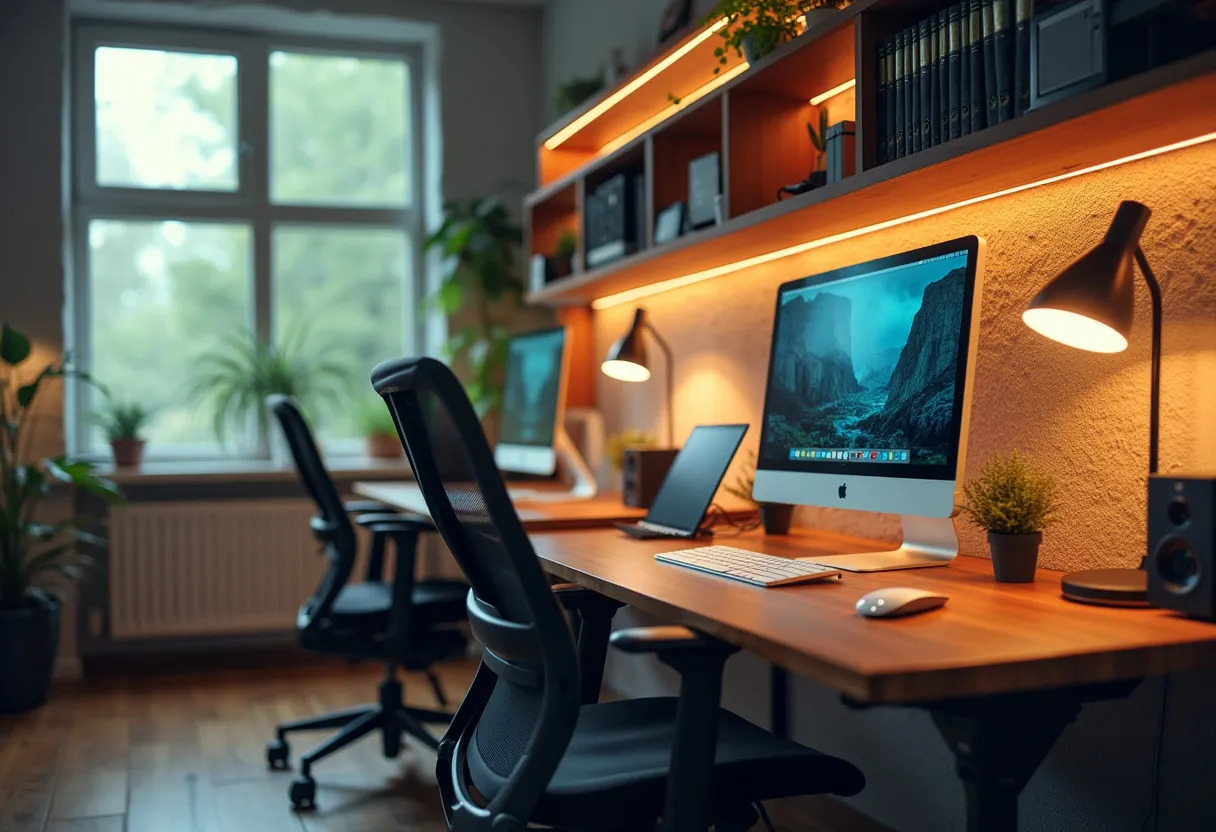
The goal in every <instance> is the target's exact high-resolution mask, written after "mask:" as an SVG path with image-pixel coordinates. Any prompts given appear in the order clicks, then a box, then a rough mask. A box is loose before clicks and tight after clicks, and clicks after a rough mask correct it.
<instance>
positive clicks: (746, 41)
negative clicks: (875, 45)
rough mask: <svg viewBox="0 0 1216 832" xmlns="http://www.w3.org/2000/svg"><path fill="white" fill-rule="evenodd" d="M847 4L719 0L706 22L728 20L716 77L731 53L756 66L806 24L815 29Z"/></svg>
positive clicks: (821, 0)
mask: <svg viewBox="0 0 1216 832" xmlns="http://www.w3.org/2000/svg"><path fill="white" fill-rule="evenodd" d="M846 4H847V0H718V2H717V4H715V5H714V8H713V11H711V12H710V13H709V16H708V17H707V18H706V23H707V24H713V23H716V22H717V21H719V20H721V19H722V18H726V25H725V26H723V27H722V28H721V29H720V30H719V31H718V35H719V36H721V37H722V39H723V40H724V41H726V42H725V43H724V44H722V45H721V46H719V47H718V48H716V49H715V50H714V56H715V57H716V58H717V59H718V63H719V64H720V66H717V67H714V74H715V75H716V74H718V73H719V72H721V71H722V67H723V66H725V65H726V64H727V62H728V60H729V58H730V53H731V52H734V53H735V56H736V57H743V58H746V59H747V62H748V63H749V64H754V63H755V62H756V61H758V60H760V59H761V58H763V57H764V56H765V55H767V54H769V53H770V52H772V51H773V50H774V49H776V48H777V47H778V46H780V45H781V44H782V43H783V42H784V41H787V40H791V39H792V38H795V37H797V36H798V35H799V34H801V33H802V32H803V30H804V29H803V27H804V24H805V25H813V24H814V23H817V22H819V20H818V18H820V17H822V16H826V15H827V14H828V13H830V12H834V11H835V10H836V9H838V8H840V7H841V6H842V5H846Z"/></svg>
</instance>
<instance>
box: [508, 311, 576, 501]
mask: <svg viewBox="0 0 1216 832" xmlns="http://www.w3.org/2000/svg"><path fill="white" fill-rule="evenodd" d="M567 372H568V360H567V355H566V331H565V329H563V328H562V327H554V328H552V329H544V330H540V331H538V332H529V333H525V334H522V335H514V336H512V337H511V338H510V339H509V341H508V343H507V367H506V378H505V383H504V385H503V394H502V415H501V418H500V420H499V431H498V443H497V445H496V446H495V448H494V461H495V462H496V463H497V464H498V467H499V469H500V470H502V471H504V472H508V473H517V474H533V475H537V476H553V475H554V474H556V473H562V474H564V475H566V476H567V477H569V478H570V479H572V480H573V486H572V488H571V490H570V491H568V492H542V491H533V490H529V489H510V491H511V495H512V496H513V497H515V498H516V499H540V498H542V497H553V498H570V497H592V496H594V495H595V490H596V489H595V479H594V477H593V476H592V475H591V472H590V471H589V470H588V468H587V464H586V463H585V462H584V461H583V459H582V457H581V456H580V455H579V453H578V450H577V449H576V448H575V446H574V443H573V442H572V441H571V440H570V437H569V436H568V435H567V434H566V430H565V427H564V425H563V419H564V403H565V396H566V373H567Z"/></svg>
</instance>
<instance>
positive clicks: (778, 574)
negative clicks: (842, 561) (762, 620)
mask: <svg viewBox="0 0 1216 832" xmlns="http://www.w3.org/2000/svg"><path fill="white" fill-rule="evenodd" d="M654 559H655V560H658V561H662V562H663V563H672V564H675V565H676V566H686V567H688V568H689V569H696V570H698V571H700V572H708V573H709V574H711V575H721V576H722V577H723V578H730V579H732V580H735V581H743V582H744V583H748V584H755V585H756V586H781V585H782V584H798V583H802V582H804V581H819V580H822V579H824V578H839V577H840V570H839V569H833V568H832V567H830V566H820V565H819V564H817V563H807V562H806V561H801V560H791V559H790V558H779V557H776V556H774V555H762V554H760V553H759V552H749V551H748V550H746V549H736V548H734V547H733V546H702V547H700V548H698V549H681V550H679V551H677V552H664V553H662V554H660V555H655V556H654Z"/></svg>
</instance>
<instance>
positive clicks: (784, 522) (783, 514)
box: [760, 503, 794, 534]
mask: <svg viewBox="0 0 1216 832" xmlns="http://www.w3.org/2000/svg"><path fill="white" fill-rule="evenodd" d="M793 515H794V507H793V506H787V505H785V504H784V503H761V504H760V522H761V523H762V524H763V525H764V533H765V534H789V533H790V519H791V518H792V517H793Z"/></svg>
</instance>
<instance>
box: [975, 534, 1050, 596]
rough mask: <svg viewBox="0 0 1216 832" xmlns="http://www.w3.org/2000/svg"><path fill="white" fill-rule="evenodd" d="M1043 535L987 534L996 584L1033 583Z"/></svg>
mask: <svg viewBox="0 0 1216 832" xmlns="http://www.w3.org/2000/svg"><path fill="white" fill-rule="evenodd" d="M1042 542H1043V533H1042V532H1034V533H1032V534H996V533H995V532H988V549H989V551H991V552H992V574H993V575H994V576H995V577H996V580H997V583H1002V584H1028V583H1031V582H1033V581H1034V570H1035V568H1036V567H1037V566H1038V565H1039V546H1040V545H1041V544H1042Z"/></svg>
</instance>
